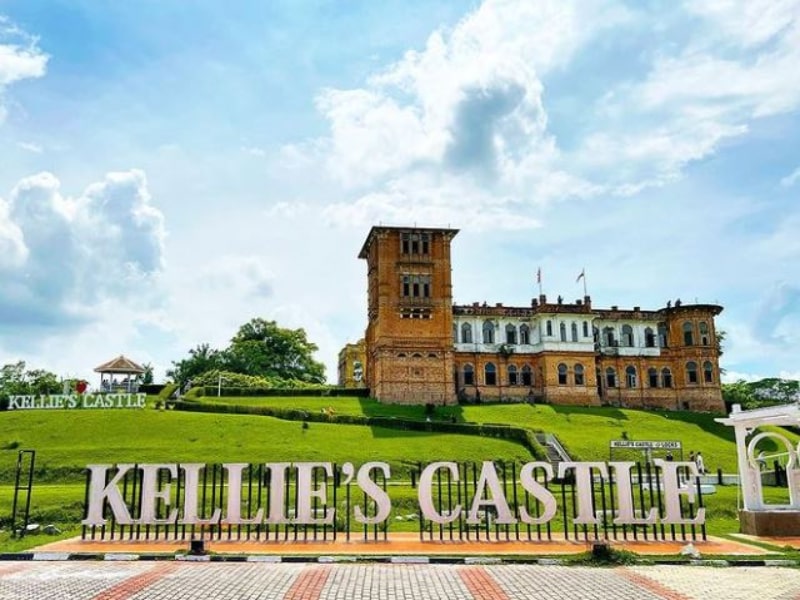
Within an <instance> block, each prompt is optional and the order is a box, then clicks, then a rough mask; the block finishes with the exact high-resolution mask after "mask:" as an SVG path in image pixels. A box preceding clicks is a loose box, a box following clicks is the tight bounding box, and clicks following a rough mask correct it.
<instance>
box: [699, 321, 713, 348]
mask: <svg viewBox="0 0 800 600" xmlns="http://www.w3.org/2000/svg"><path fill="white" fill-rule="evenodd" d="M699 328H700V343H701V344H703V346H708V342H709V339H710V337H709V335H708V323H706V322H705V321H700V326H699Z"/></svg>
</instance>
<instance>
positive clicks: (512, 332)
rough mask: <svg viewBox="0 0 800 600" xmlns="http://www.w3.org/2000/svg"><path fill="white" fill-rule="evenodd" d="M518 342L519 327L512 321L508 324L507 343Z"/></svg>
mask: <svg viewBox="0 0 800 600" xmlns="http://www.w3.org/2000/svg"><path fill="white" fill-rule="evenodd" d="M516 343H517V328H516V327H514V326H513V325H512V324H511V323H509V324H508V325H506V344H516Z"/></svg>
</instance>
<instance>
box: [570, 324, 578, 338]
mask: <svg viewBox="0 0 800 600" xmlns="http://www.w3.org/2000/svg"><path fill="white" fill-rule="evenodd" d="M570 329H571V333H572V341H573V342H577V341H578V324H577V323H573V324H572V326H571V327H570Z"/></svg>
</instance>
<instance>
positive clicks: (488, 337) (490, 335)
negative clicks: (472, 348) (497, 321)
mask: <svg viewBox="0 0 800 600" xmlns="http://www.w3.org/2000/svg"><path fill="white" fill-rule="evenodd" d="M483 343H484V344H494V323H492V322H491V321H484V322H483Z"/></svg>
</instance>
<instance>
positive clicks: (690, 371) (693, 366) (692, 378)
mask: <svg viewBox="0 0 800 600" xmlns="http://www.w3.org/2000/svg"><path fill="white" fill-rule="evenodd" d="M686 381H687V382H689V383H697V363H696V362H694V361H693V360H690V361H689V362H688V363H686Z"/></svg>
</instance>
